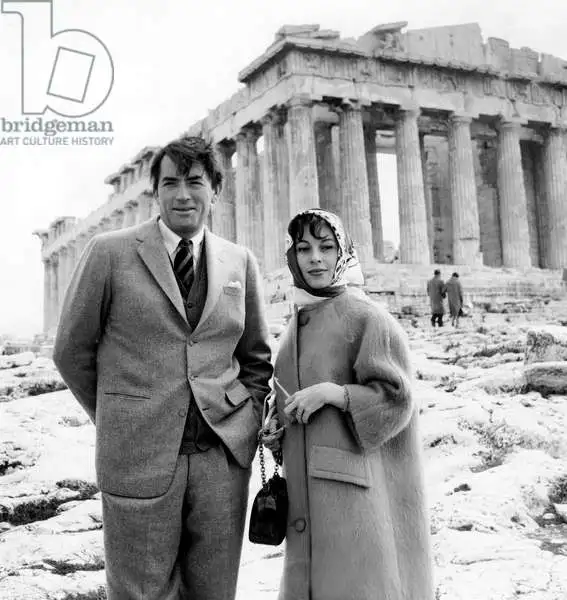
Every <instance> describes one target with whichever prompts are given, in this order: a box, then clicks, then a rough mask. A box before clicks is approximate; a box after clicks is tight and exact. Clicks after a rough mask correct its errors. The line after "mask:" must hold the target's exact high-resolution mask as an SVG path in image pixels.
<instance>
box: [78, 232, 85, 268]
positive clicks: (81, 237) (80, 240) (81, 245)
mask: <svg viewBox="0 0 567 600" xmlns="http://www.w3.org/2000/svg"><path fill="white" fill-rule="evenodd" d="M87 241H88V238H87V233H86V232H83V233H80V234H79V235H78V236H77V262H78V261H79V259H80V258H81V256H82V254H83V250H84V249H85V246H86V245H87Z"/></svg>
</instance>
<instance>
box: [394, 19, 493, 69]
mask: <svg viewBox="0 0 567 600" xmlns="http://www.w3.org/2000/svg"><path fill="white" fill-rule="evenodd" d="M402 43H403V45H404V46H405V50H406V52H408V54H411V55H413V56H420V57H423V58H428V59H440V60H442V61H457V62H464V63H467V64H470V65H474V66H479V65H482V64H483V63H484V50H483V44H482V33H481V30H480V26H479V24H478V23H465V24H464V25H449V26H444V27H428V28H427V29H414V30H411V31H408V32H407V33H405V34H404V35H403V36H402Z"/></svg>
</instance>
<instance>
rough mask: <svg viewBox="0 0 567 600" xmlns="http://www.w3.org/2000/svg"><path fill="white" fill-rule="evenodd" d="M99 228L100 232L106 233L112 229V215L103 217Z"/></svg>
mask: <svg viewBox="0 0 567 600" xmlns="http://www.w3.org/2000/svg"><path fill="white" fill-rule="evenodd" d="M98 230H99V232H100V233H105V232H106V231H112V221H111V219H110V217H102V219H101V220H100V222H99V224H98Z"/></svg>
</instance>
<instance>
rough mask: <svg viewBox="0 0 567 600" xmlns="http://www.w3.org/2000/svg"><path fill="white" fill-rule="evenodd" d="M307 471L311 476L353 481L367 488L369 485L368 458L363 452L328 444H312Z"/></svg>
mask: <svg viewBox="0 0 567 600" xmlns="http://www.w3.org/2000/svg"><path fill="white" fill-rule="evenodd" d="M308 473H309V475H310V476H311V477H316V478H319V479H331V480H333V481H342V482H345V483H353V484H354V485H358V486H361V487H365V488H368V487H370V485H371V476H370V468H369V465H368V460H367V458H366V457H365V456H364V455H363V454H355V453H353V452H349V451H347V450H341V449H339V448H332V447H330V446H312V447H311V451H310V453H309V467H308Z"/></svg>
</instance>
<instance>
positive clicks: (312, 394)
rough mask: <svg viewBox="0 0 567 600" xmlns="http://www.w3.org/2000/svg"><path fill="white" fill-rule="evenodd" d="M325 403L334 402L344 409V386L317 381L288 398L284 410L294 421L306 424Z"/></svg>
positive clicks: (334, 404) (333, 403)
mask: <svg viewBox="0 0 567 600" xmlns="http://www.w3.org/2000/svg"><path fill="white" fill-rule="evenodd" d="M325 404H332V405H333V406H336V407H337V408H339V409H341V410H344V409H345V407H346V399H345V394H344V388H343V387H342V386H341V385H337V384H336V383H331V382H330V381H326V382H325V383H317V384H316V385H312V386H311V387H308V388H305V389H304V390H300V391H299V392H296V393H295V394H293V396H290V397H289V398H287V399H286V401H285V409H284V412H285V414H286V416H287V417H289V419H290V420H291V421H292V422H294V421H297V423H303V424H305V423H307V422H309V419H310V418H311V415H312V414H313V413H315V412H317V411H318V410H319V409H320V408H322V407H323V406H324V405H325Z"/></svg>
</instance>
